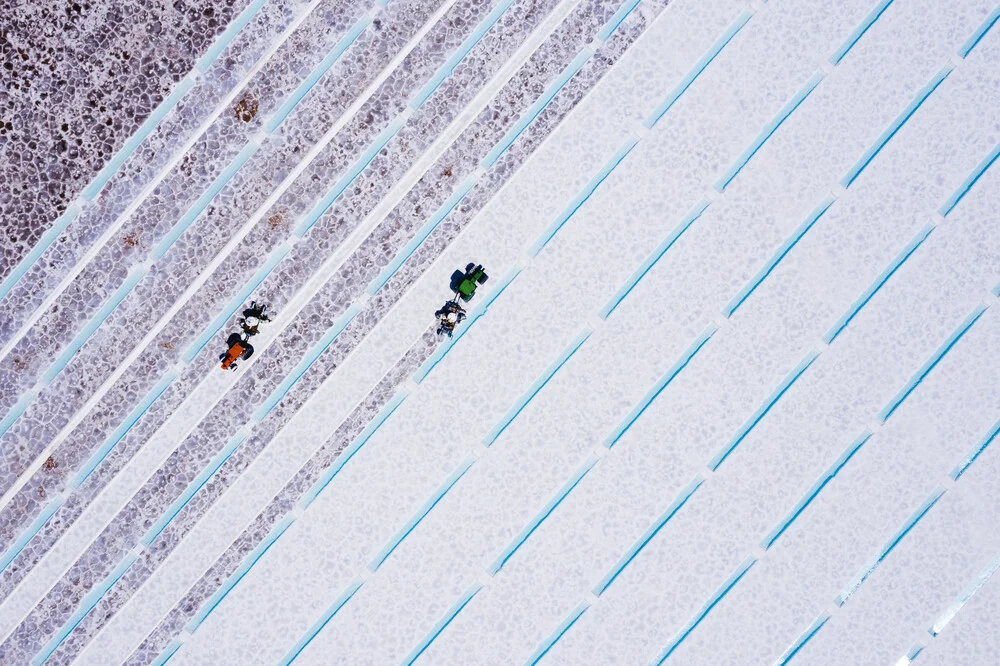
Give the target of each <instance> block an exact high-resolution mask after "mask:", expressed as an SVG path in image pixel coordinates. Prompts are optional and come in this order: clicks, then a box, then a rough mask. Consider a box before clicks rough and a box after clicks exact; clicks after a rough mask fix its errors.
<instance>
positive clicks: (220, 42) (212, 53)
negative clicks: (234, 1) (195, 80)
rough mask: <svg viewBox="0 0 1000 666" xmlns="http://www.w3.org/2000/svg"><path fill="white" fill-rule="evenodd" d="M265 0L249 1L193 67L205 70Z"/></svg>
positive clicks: (201, 70)
mask: <svg viewBox="0 0 1000 666" xmlns="http://www.w3.org/2000/svg"><path fill="white" fill-rule="evenodd" d="M265 2H267V0H254V1H253V2H252V3H250V4H249V5H248V6H247V8H246V9H244V10H243V11H242V12H240V15H239V16H237V17H236V19H235V20H234V21H233V22H232V23H230V24H229V26H228V27H227V28H226V29H225V31H224V32H223V33H222V34H221V35H219V37H218V38H216V40H215V41H214V42H213V43H212V46H210V47H209V49H208V50H207V51H205V54H204V55H203V56H202V57H201V59H200V60H198V62H197V63H196V64H195V68H196V69H197V70H198V71H200V72H207V71H208V68H209V66H211V64H212V63H213V62H214V61H215V59H216V58H218V57H219V54H220V53H222V50H223V49H225V48H226V47H227V46H229V43H230V42H231V41H233V38H234V37H236V35H237V34H238V33H239V31H240V30H242V29H243V28H244V27H245V26H246V24H247V23H249V22H250V20H251V19H252V18H253V17H254V15H255V14H256V13H257V12H258V11H260V8H261V7H263V6H264V3H265Z"/></svg>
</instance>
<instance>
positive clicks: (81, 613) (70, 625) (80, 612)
mask: <svg viewBox="0 0 1000 666" xmlns="http://www.w3.org/2000/svg"><path fill="white" fill-rule="evenodd" d="M137 559H139V556H138V555H136V554H134V553H129V554H128V555H126V556H125V559H124V560H122V561H121V563H120V564H119V565H118V566H117V567H116V568H115V570H114V571H112V572H111V574H110V575H109V576H108V577H107V578H105V579H104V580H103V581H102V582H101V584H100V585H98V586H97V587H95V588H94V589H93V590H91V591H90V593H89V594H87V596H85V597H84V598H83V599H82V600H81V601H80V607H79V608H77V610H76V612H75V613H73V615H72V616H71V617H70V619H69V621H68V622H67V623H66V624H64V625H63V626H62V627H61V628H60V629H59V631H58V632H56V635H55V636H53V637H52V639H51V640H50V641H49V642H48V643H47V644H46V645H45V647H44V648H42V650H41V651H40V652H39V653H38V654H36V655H35V657H34V659H32V660H31V663H32V666H41V664H44V663H45V662H46V661H47V660H48V659H49V657H51V656H52V655H53V653H54V652H55V651H56V650H57V649H59V646H60V645H62V643H63V641H65V640H66V639H67V638H68V637H69V635H70V634H71V633H73V630H74V629H76V628H77V626H79V624H80V623H81V622H83V619H84V618H85V617H87V615H89V614H90V611H92V610H94V607H96V606H97V604H98V603H99V602H100V601H101V599H102V598H103V597H104V595H105V594H107V593H108V590H110V589H111V588H112V587H114V585H115V583H117V582H118V581H119V580H121V577H122V576H124V575H125V572H126V571H128V569H129V567H131V566H132V564H133V563H134V562H135V561H136V560H137Z"/></svg>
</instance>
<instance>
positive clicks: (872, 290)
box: [823, 224, 934, 344]
mask: <svg viewBox="0 0 1000 666" xmlns="http://www.w3.org/2000/svg"><path fill="white" fill-rule="evenodd" d="M932 231H934V225H933V224H927V225H926V226H925V227H924V228H923V229H921V230H920V231H918V232H917V235H916V236H914V237H913V238H912V239H911V240H910V242H909V243H907V244H906V246H905V247H904V248H903V249H902V250H901V251H900V253H899V254H897V255H896V258H895V259H893V260H892V262H891V263H890V264H889V265H888V266H886V267H885V269H883V271H882V272H881V273H879V275H878V276H877V277H876V278H875V281H874V282H872V283H871V285H869V287H868V288H867V289H865V291H864V292H863V293H862V294H861V296H859V297H858V299H857V300H856V301H854V303H852V304H851V307H849V308H848V309H847V312H845V313H844V314H843V316H841V318H840V319H838V320H837V323H835V324H834V325H833V326H832V327H831V328H830V330H829V331H827V332H826V335H824V336H823V340H824V341H825V342H826V343H827V344H832V343H833V341H834V340H836V339H837V336H839V335H840V333H841V331H843V330H844V329H845V328H847V325H848V324H850V323H851V321H852V320H853V319H854V317H856V316H857V314H858V313H859V312H861V308H863V307H865V306H866V305H868V301H870V300H871V299H872V297H873V296H874V295H875V294H877V293H878V290H879V289H881V288H882V286H883V285H884V284H885V283H886V282H888V281H889V278H891V277H892V276H893V274H894V273H895V272H896V271H897V270H899V267H900V266H902V265H903V263H904V262H905V261H906V260H907V259H909V258H910V255H912V254H913V253H914V252H916V250H917V248H918V247H920V245H921V244H922V243H923V242H924V241H925V240H927V237H928V236H930V234H931V232H932Z"/></svg>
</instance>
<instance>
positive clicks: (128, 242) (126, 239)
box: [122, 231, 140, 247]
mask: <svg viewBox="0 0 1000 666" xmlns="http://www.w3.org/2000/svg"><path fill="white" fill-rule="evenodd" d="M122 243H124V244H125V247H136V246H137V245H139V243H140V240H139V234H137V233H136V232H134V231H133V232H132V233H130V234H128V235H127V236H123V237H122Z"/></svg>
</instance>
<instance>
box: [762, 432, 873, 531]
mask: <svg viewBox="0 0 1000 666" xmlns="http://www.w3.org/2000/svg"><path fill="white" fill-rule="evenodd" d="M871 438H872V432H871V431H870V430H865V431H864V432H863V433H861V435H860V436H859V437H858V438H857V439H855V440H854V441H853V442H851V444H850V445H848V447H847V448H846V449H845V450H844V452H843V453H841V454H840V456H839V457H838V458H837V459H836V460H834V461H833V464H832V465H830V467H829V468H827V470H826V471H825V472H824V473H823V475H822V476H820V478H819V479H818V480H817V481H816V482H815V483H814V484H813V485H812V487H811V488H809V490H807V491H806V494H805V495H803V496H802V499H800V500H799V501H798V503H797V504H796V505H795V506H794V507H793V508H792V510H791V512H789V514H788V515H787V516H786V517H785V518H784V519H783V520H782V521H781V522H780V523H778V525H777V527H775V528H774V529H773V530H771V532H770V533H769V534H768V535H767V536H766V537H764V540H763V541H761V542H760V547H761V548H763V549H764V550H768V549H769V548H770V547H771V546H773V545H774V542H775V541H777V540H778V538H779V537H781V535H782V534H784V533H785V532H786V531H787V530H788V528H789V527H791V525H792V523H794V522H795V520H796V519H797V518H798V517H799V516H801V515H802V512H803V511H805V510H806V509H807V508H808V507H809V505H810V504H812V501H813V500H814V499H816V496H817V495H819V494H820V493H821V492H822V491H823V489H824V488H826V486H827V484H829V483H830V482H831V481H833V479H834V478H835V477H836V476H837V474H839V473H840V470H842V469H843V468H844V466H845V465H846V464H847V463H848V462H850V460H851V458H853V457H854V454H855V453H857V452H858V451H859V450H860V449H861V447H862V446H864V445H865V444H866V443H867V442H868V440H869V439H871Z"/></svg>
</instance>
